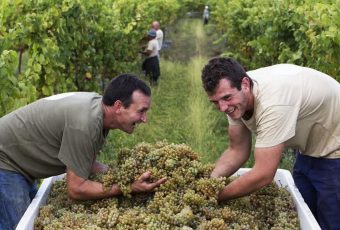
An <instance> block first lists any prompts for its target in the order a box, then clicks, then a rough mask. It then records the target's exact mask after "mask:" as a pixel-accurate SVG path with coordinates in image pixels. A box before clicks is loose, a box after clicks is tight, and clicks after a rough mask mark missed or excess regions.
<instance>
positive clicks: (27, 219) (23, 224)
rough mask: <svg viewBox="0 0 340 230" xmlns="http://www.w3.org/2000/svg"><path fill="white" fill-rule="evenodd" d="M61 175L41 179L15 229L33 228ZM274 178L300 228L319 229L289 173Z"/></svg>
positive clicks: (245, 170)
mask: <svg viewBox="0 0 340 230" xmlns="http://www.w3.org/2000/svg"><path fill="white" fill-rule="evenodd" d="M249 170H250V169H249V168H241V169H239V170H238V171H237V172H236V173H235V174H234V176H239V175H242V174H244V173H246V172H248V171H249ZM63 177H64V174H63V175H59V176H54V177H49V178H47V179H45V180H43V183H42V184H41V186H40V188H39V190H38V193H37V195H36V196H35V198H34V199H33V200H32V203H31V204H30V206H29V207H28V209H27V210H26V212H25V214H24V216H23V217H22V218H21V220H20V222H19V224H18V226H17V228H16V230H33V229H34V220H35V218H36V217H37V216H38V214H39V207H40V206H43V205H44V204H45V203H46V200H47V198H48V194H49V193H50V190H51V187H52V184H53V183H54V181H56V180H60V179H61V178H63ZM274 180H275V182H276V184H277V185H279V186H280V187H284V188H286V189H287V190H288V191H289V192H290V194H291V196H292V197H293V200H294V203H295V205H296V208H297V212H298V216H299V220H300V228H301V230H320V229H321V228H320V226H319V224H318V222H317V221H316V220H315V218H314V216H313V214H312V212H311V211H310V210H309V208H308V206H307V204H306V203H305V202H304V200H303V198H302V196H301V194H300V192H299V190H298V189H297V188H296V186H295V184H294V181H293V178H292V175H291V173H290V172H289V171H288V170H284V169H278V170H277V172H276V174H275V178H274Z"/></svg>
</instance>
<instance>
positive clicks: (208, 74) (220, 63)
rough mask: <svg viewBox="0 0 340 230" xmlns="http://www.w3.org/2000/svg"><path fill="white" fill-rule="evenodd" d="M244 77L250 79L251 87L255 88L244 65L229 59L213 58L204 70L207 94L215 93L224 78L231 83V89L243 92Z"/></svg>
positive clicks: (203, 76) (204, 83)
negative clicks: (234, 88)
mask: <svg viewBox="0 0 340 230" xmlns="http://www.w3.org/2000/svg"><path fill="white" fill-rule="evenodd" d="M244 77H247V78H249V80H250V87H253V81H252V80H251V78H250V77H249V76H248V75H247V73H246V71H245V70H244V68H243V67H242V65H241V64H240V63H238V62H237V61H236V60H234V59H232V58H229V57H215V58H212V59H210V60H209V62H208V64H206V65H205V66H204V68H203V70H202V83H203V87H204V89H205V91H206V92H207V93H213V92H214V91H215V89H216V87H217V85H218V83H219V82H220V80H221V79H223V78H225V79H227V80H229V81H230V85H231V87H236V88H237V89H238V90H241V83H242V79H243V78H244Z"/></svg>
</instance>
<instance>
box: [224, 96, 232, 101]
mask: <svg viewBox="0 0 340 230" xmlns="http://www.w3.org/2000/svg"><path fill="white" fill-rule="evenodd" d="M230 98H231V97H230V96H224V97H222V100H223V101H229V100H230Z"/></svg>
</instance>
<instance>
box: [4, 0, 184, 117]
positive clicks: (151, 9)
mask: <svg viewBox="0 0 340 230" xmlns="http://www.w3.org/2000/svg"><path fill="white" fill-rule="evenodd" d="M178 9H179V3H178V2H177V0H102V1H97V0H39V1H38V0H32V1H26V0H15V1H11V0H5V1H2V2H1V3H0V55H1V56H0V67H1V70H0V91H1V94H2V95H1V98H0V102H1V103H0V115H2V114H5V113H8V112H9V111H11V110H13V109H15V108H17V107H19V106H20V105H25V104H27V103H29V102H31V101H33V100H35V99H37V98H40V97H42V96H48V95H51V94H56V93H60V92H65V91H101V90H102V89H103V86H104V84H105V82H106V81H107V80H109V79H111V78H112V77H113V76H115V75H117V74H118V73H122V72H130V71H131V70H133V69H134V68H135V67H136V63H137V61H138V55H137V53H138V51H139V49H140V42H141V40H142V38H143V37H145V35H146V32H147V30H148V29H149V28H150V24H151V22H152V21H153V20H159V21H160V22H161V23H163V24H165V25H166V24H168V23H171V22H173V21H174V20H175V19H176V17H177V10H178Z"/></svg>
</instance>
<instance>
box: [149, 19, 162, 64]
mask: <svg viewBox="0 0 340 230" xmlns="http://www.w3.org/2000/svg"><path fill="white" fill-rule="evenodd" d="M151 28H152V29H154V30H156V40H157V42H158V57H160V52H161V49H162V46H163V36H164V33H163V31H162V30H161V25H160V23H159V22H158V21H154V22H152V24H151Z"/></svg>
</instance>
